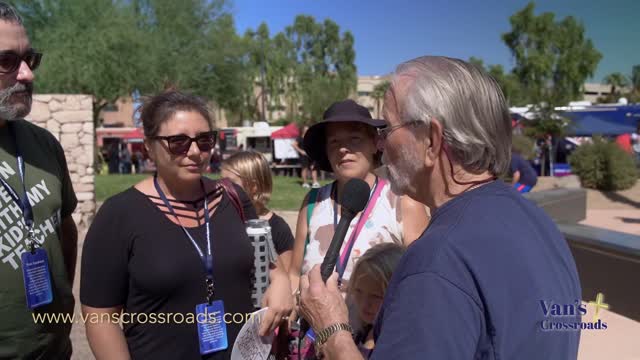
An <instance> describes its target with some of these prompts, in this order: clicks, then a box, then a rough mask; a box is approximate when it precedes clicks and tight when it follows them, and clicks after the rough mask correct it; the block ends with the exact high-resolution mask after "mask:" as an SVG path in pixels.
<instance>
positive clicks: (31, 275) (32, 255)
mask: <svg viewBox="0 0 640 360" xmlns="http://www.w3.org/2000/svg"><path fill="white" fill-rule="evenodd" d="M21 259H22V275H23V278H24V289H25V295H26V297H27V306H28V307H29V308H30V309H35V308H37V307H38V306H42V305H46V304H50V303H51V302H52V301H53V289H52V287H51V276H50V275H49V274H50V272H49V260H48V259H47V252H46V251H45V250H44V249H43V248H37V249H35V250H34V251H33V252H32V251H27V252H25V253H22V257H21Z"/></svg>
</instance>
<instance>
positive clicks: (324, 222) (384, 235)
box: [302, 182, 403, 283]
mask: <svg viewBox="0 0 640 360" xmlns="http://www.w3.org/2000/svg"><path fill="white" fill-rule="evenodd" d="M331 189H332V184H328V185H325V186H323V187H322V188H320V189H318V195H317V197H316V205H315V207H314V209H313V213H312V214H311V221H310V224H309V230H310V233H309V243H308V244H307V247H306V253H305V257H304V261H303V263H302V272H303V273H306V272H308V271H309V270H311V268H312V267H313V266H315V265H317V264H321V263H322V260H323V259H324V256H325V254H326V252H327V249H328V248H329V244H330V243H331V238H332V237H333V234H334V208H333V201H332V200H331ZM399 209H400V197H398V196H397V195H395V194H394V193H393V192H392V191H391V186H390V185H389V183H388V182H386V184H385V185H384V187H383V188H382V192H381V193H380V197H379V198H378V201H376V204H375V207H374V208H373V209H372V211H371V212H370V214H369V216H368V220H367V222H366V223H365V225H364V226H363V228H362V230H361V231H360V234H359V235H358V238H357V239H356V240H355V243H354V245H353V249H352V251H351V256H349V261H348V263H347V267H346V269H345V272H344V275H343V277H342V279H343V281H344V282H345V283H346V282H347V281H348V280H349V277H350V276H351V272H352V271H353V266H354V264H355V262H356V261H357V260H358V258H359V257H360V256H362V255H363V254H364V252H365V251H367V250H368V249H370V248H371V247H372V246H374V245H376V244H380V243H383V242H394V243H397V244H399V245H402V243H403V242H402V223H401V221H402V219H401V217H400V212H399ZM362 213H364V211H363V212H361V213H359V214H358V215H356V217H355V218H354V219H353V220H352V221H351V225H350V226H349V230H348V231H347V236H346V237H345V241H344V243H343V244H342V249H340V254H342V251H343V250H344V247H345V246H347V242H348V240H349V239H350V238H351V234H352V232H353V231H354V229H355V227H356V225H357V223H358V221H359V220H360V216H361V215H362ZM305 215H306V214H305ZM339 221H340V215H339V214H338V222H339Z"/></svg>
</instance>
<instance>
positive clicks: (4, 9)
mask: <svg viewBox="0 0 640 360" xmlns="http://www.w3.org/2000/svg"><path fill="white" fill-rule="evenodd" d="M0 20H3V21H7V22H12V23H16V24H19V25H22V17H21V16H20V14H18V12H17V11H16V9H14V8H13V6H11V5H9V4H7V3H6V2H4V1H0Z"/></svg>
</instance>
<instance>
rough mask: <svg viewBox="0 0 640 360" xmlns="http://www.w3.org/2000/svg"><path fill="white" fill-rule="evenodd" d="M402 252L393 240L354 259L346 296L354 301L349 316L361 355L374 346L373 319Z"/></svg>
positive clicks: (367, 354) (366, 354)
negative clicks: (353, 310)
mask: <svg viewBox="0 0 640 360" xmlns="http://www.w3.org/2000/svg"><path fill="white" fill-rule="evenodd" d="M403 253H404V247H403V246H401V245H398V244H395V243H382V244H378V245H375V246H373V247H372V248H370V249H369V250H367V251H366V252H365V253H364V254H363V255H362V256H361V257H360V258H358V259H357V261H356V264H355V267H354V270H353V273H352V274H351V279H350V281H349V287H348V289H347V296H348V297H349V300H350V301H351V302H352V303H353V304H354V305H355V306H354V308H355V310H356V313H355V314H350V316H349V317H350V318H351V323H352V325H355V326H354V331H355V334H354V340H355V342H356V344H357V345H358V348H359V349H360V351H361V352H362V354H363V356H364V358H365V359H366V358H367V357H368V356H369V353H370V352H371V351H372V350H373V347H374V343H373V323H374V321H375V320H376V317H377V316H378V312H379V311H380V307H381V306H382V300H383V299H384V293H385V291H386V290H387V286H388V285H389V281H390V280H391V275H392V274H393V271H394V269H395V268H396V266H397V265H398V262H399V261H400V258H401V257H402V254H403ZM350 310H351V309H350Z"/></svg>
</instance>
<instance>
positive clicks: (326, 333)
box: [316, 323, 353, 351]
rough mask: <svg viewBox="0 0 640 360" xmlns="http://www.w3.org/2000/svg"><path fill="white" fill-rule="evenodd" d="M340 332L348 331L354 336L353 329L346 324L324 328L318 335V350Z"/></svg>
mask: <svg viewBox="0 0 640 360" xmlns="http://www.w3.org/2000/svg"><path fill="white" fill-rule="evenodd" d="M338 331H348V332H349V334H351V335H353V328H352V327H351V325H349V324H346V323H339V324H333V325H331V326H328V327H326V328H324V329H323V330H322V331H320V332H319V333H318V334H316V349H317V350H318V351H319V350H320V348H321V347H322V345H324V344H325V343H326V342H327V340H329V338H330V337H331V336H332V335H333V334H335V333H337V332H338Z"/></svg>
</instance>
